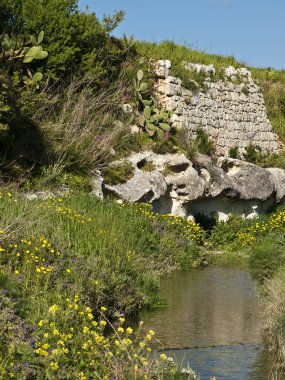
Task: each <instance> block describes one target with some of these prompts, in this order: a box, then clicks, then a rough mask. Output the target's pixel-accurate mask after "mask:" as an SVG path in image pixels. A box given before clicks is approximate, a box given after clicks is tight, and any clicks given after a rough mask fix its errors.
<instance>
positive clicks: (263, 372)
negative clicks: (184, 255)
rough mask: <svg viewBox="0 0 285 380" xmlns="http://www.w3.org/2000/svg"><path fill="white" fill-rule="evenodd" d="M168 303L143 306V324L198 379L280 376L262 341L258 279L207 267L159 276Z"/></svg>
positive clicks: (246, 379) (241, 379)
mask: <svg viewBox="0 0 285 380" xmlns="http://www.w3.org/2000/svg"><path fill="white" fill-rule="evenodd" d="M160 296H161V297H162V298H163V299H165V300H166V302H167V304H168V305H169V306H168V307H165V308H160V309H156V310H153V311H145V312H143V314H142V316H141V317H142V319H143V320H144V330H145V331H147V330H149V329H153V330H154V331H155V333H156V335H155V337H156V339H158V340H159V341H160V342H161V343H162V344H163V347H165V348H166V349H164V350H163V352H165V353H166V354H167V355H168V356H171V357H173V358H174V359H176V360H177V361H179V362H182V363H183V366H184V367H187V366H188V365H189V366H190V367H191V368H192V369H194V371H195V372H196V373H197V374H198V375H199V377H200V379H201V380H209V379H210V377H211V376H215V377H216V379H217V380H231V379H232V380H267V379H270V380H271V379H277V380H283V379H284V377H281V375H276V374H274V373H273V370H272V368H273V364H272V359H271V358H270V356H269V354H268V352H267V351H266V350H265V348H264V345H263V322H262V318H261V305H260V300H259V298H258V293H257V290H256V283H255V282H254V281H253V280H252V278H251V276H250V274H249V273H248V272H247V271H244V270H238V269H232V268H227V267H217V268H216V267H209V268H205V269H195V270H191V271H186V272H176V273H174V274H171V275H170V276H168V277H166V278H164V279H163V280H162V281H161V289H160Z"/></svg>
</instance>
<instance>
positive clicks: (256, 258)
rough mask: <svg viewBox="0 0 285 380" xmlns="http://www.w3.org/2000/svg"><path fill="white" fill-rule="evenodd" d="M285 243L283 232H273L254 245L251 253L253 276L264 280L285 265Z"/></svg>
mask: <svg viewBox="0 0 285 380" xmlns="http://www.w3.org/2000/svg"><path fill="white" fill-rule="evenodd" d="M284 244H285V240H284V236H283V234H279V233H272V234H269V235H268V236H267V237H265V238H264V239H263V240H261V241H259V242H258V244H256V245H254V247H253V249H252V252H251V255H250V269H251V273H252V275H253V277H255V278H257V279H258V280H260V281H264V279H266V278H270V277H272V276H273V275H274V273H275V272H276V271H277V270H278V269H279V268H280V267H284V266H285V254H284Z"/></svg>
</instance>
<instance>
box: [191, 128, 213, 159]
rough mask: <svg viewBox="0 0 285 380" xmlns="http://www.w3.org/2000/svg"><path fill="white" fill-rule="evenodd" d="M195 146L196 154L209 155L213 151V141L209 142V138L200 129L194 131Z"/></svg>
mask: <svg viewBox="0 0 285 380" xmlns="http://www.w3.org/2000/svg"><path fill="white" fill-rule="evenodd" d="M195 144H196V146H197V150H198V152H200V153H202V154H211V153H213V151H214V144H213V141H211V140H210V138H209V136H208V135H207V133H206V132H205V131H204V130H203V129H202V128H198V129H197V131H196V139H195Z"/></svg>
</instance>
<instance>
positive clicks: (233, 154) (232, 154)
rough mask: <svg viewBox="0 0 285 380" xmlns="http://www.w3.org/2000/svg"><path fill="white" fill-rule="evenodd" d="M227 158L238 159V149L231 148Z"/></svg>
mask: <svg viewBox="0 0 285 380" xmlns="http://www.w3.org/2000/svg"><path fill="white" fill-rule="evenodd" d="M229 156H230V158H238V147H237V146H235V147H232V148H230V149H229Z"/></svg>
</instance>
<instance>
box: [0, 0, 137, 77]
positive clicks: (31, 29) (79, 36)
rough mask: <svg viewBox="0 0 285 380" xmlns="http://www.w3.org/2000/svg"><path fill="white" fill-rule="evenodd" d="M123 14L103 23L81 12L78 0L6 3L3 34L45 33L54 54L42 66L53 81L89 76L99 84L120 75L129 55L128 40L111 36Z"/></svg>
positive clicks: (2, 13) (2, 8)
mask: <svg viewBox="0 0 285 380" xmlns="http://www.w3.org/2000/svg"><path fill="white" fill-rule="evenodd" d="M123 16H124V14H123V12H117V13H115V14H114V15H113V16H112V17H105V18H104V20H103V22H100V21H99V20H98V18H97V17H96V15H95V14H94V13H87V12H81V11H80V10H79V9H78V2H77V0H64V1H59V0H47V1H45V3H44V4H43V3H42V1H40V0H23V1H20V2H11V1H7V0H4V1H2V2H1V6H0V20H1V21H2V22H1V23H0V25H1V27H0V33H2V32H3V29H8V30H12V31H19V30H21V32H23V34H24V35H25V36H26V37H27V36H30V35H31V34H35V33H36V32H38V31H39V30H42V29H44V30H45V43H46V45H45V46H46V49H47V50H48V52H49V53H50V55H49V58H48V59H47V60H46V62H42V63H41V64H40V66H41V67H44V71H47V72H48V73H49V75H50V77H52V78H60V77H62V76H65V77H66V76H67V75H70V74H74V72H77V73H79V72H80V73H86V72H88V73H89V74H90V76H92V78H93V80H94V81H96V83H97V84H102V82H104V81H105V80H106V79H109V78H110V77H112V76H114V75H116V74H117V73H118V70H119V68H120V63H121V62H122V61H123V60H124V59H125V58H126V55H127V54H128V50H129V49H128V46H125V44H124V41H119V40H117V39H116V38H113V37H110V35H109V33H110V32H111V31H112V30H113V29H114V28H115V27H116V26H117V25H118V24H119V23H120V21H121V20H122V19H123Z"/></svg>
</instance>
